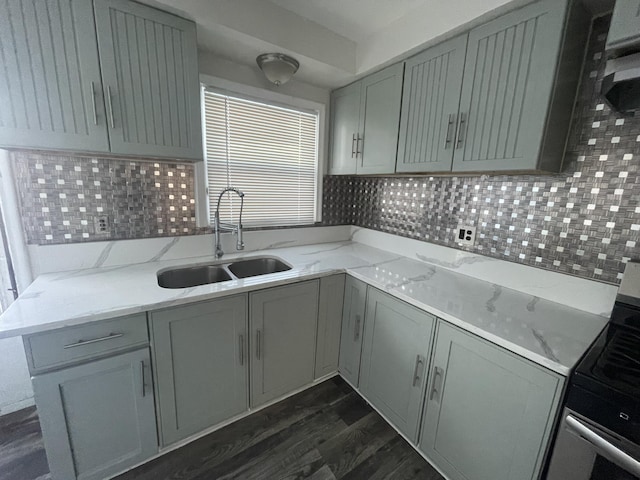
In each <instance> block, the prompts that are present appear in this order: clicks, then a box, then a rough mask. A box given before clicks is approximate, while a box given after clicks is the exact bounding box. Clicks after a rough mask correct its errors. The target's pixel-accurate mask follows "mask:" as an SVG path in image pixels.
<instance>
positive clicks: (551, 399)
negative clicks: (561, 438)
mask: <svg viewBox="0 0 640 480" xmlns="http://www.w3.org/2000/svg"><path fill="white" fill-rule="evenodd" d="M431 368H432V374H431V376H430V386H429V390H428V392H427V399H426V406H425V412H424V417H423V424H422V433H421V439H420V444H419V448H420V449H421V450H422V451H423V452H424V453H425V455H426V456H427V457H428V458H429V459H430V460H431V461H432V462H433V463H434V464H435V465H437V466H438V467H439V468H440V469H441V470H442V471H443V472H444V473H445V475H447V477H448V478H449V479H451V480H514V479H518V480H529V479H536V478H539V474H540V470H541V467H542V461H543V458H544V455H545V451H546V448H547V444H548V439H549V436H550V432H551V429H552V427H553V423H554V418H555V414H556V411H557V407H558V404H559V401H560V395H561V392H562V388H563V381H562V379H561V378H560V377H559V376H558V375H556V374H554V373H552V372H550V371H548V370H546V369H544V368H542V367H539V366H537V365H534V364H532V363H530V362H528V361H526V360H524V359H522V358H520V357H518V356H516V355H514V354H512V353H509V352H507V351H505V350H503V349H501V348H500V347H498V346H496V345H493V344H491V343H489V342H486V341H484V340H481V339H479V338H477V337H475V336H473V335H471V334H468V333H466V332H463V331H461V330H459V329H457V328H455V327H453V326H450V325H448V324H446V323H444V322H442V321H440V322H439V323H438V333H437V340H436V344H435V350H434V356H433V364H432V367H431Z"/></svg>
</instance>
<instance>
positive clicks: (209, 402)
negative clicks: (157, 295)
mask: <svg viewBox="0 0 640 480" xmlns="http://www.w3.org/2000/svg"><path fill="white" fill-rule="evenodd" d="M150 326H151V339H152V345H153V362H154V367H155V368H154V374H155V377H156V388H157V399H158V420H159V422H158V424H159V426H160V438H161V440H162V445H164V446H167V445H170V444H172V443H175V442H176V441H178V440H181V439H183V438H185V437H188V436H189V435H192V434H194V433H197V432H199V431H201V430H203V429H205V428H208V427H211V426H213V425H216V424H218V423H220V422H223V421H224V420H228V419H229V418H231V417H233V416H235V415H237V414H240V413H242V412H244V411H246V410H247V409H248V407H249V405H248V401H249V390H248V381H249V378H248V377H249V375H248V373H249V367H248V365H249V351H248V336H247V295H238V296H233V297H228V298H223V299H219V300H212V301H208V302H201V303H196V304H194V305H187V306H182V307H175V308H170V309H167V310H161V311H158V312H152V313H151V314H150Z"/></svg>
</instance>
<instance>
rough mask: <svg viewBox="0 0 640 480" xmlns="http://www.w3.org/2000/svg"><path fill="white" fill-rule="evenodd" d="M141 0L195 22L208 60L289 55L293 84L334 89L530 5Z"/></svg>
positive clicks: (426, 0)
mask: <svg viewBox="0 0 640 480" xmlns="http://www.w3.org/2000/svg"><path fill="white" fill-rule="evenodd" d="M141 1H143V2H145V3H149V4H152V5H155V6H158V7H160V8H163V9H166V10H170V11H173V12H174V13H177V14H179V15H182V16H184V17H187V18H191V19H192V20H194V21H195V22H196V24H197V28H198V47H199V49H200V50H201V51H202V52H205V53H207V54H208V55H206V58H207V61H215V58H221V59H224V60H225V61H227V62H228V61H232V62H234V63H235V64H238V65H242V66H245V67H246V66H248V67H251V68H253V69H257V66H256V64H255V58H256V57H257V56H258V55H259V54H261V53H266V52H281V53H287V54H289V55H292V56H293V57H295V58H296V59H297V60H298V61H299V62H300V70H299V72H298V73H297V74H296V76H295V77H294V80H293V81H294V82H295V81H297V82H304V83H308V84H311V85H314V86H318V87H322V88H335V87H339V86H342V85H345V84H347V83H349V82H351V81H353V80H355V79H356V78H358V77H360V76H363V75H365V74H367V73H369V72H371V71H373V70H375V69H378V68H381V67H382V66H385V65H388V64H391V63H393V62H394V61H397V60H399V59H401V58H405V57H407V56H408V55H410V54H412V53H415V52H418V51H420V50H421V49H424V48H425V46H428V45H429V44H433V43H435V42H436V41H440V40H442V39H444V38H447V37H450V36H452V35H454V34H456V33H457V32H460V31H462V30H463V29H465V28H469V27H472V26H475V25H477V24H480V23H482V22H485V21H487V20H488V19H490V18H494V17H496V16H498V15H499V14H501V13H503V12H504V11H506V10H509V9H513V8H516V7H518V6H520V5H524V4H526V3H529V2H530V1H532V0H482V1H479V0H141ZM584 1H585V2H587V3H589V4H592V5H593V4H597V5H601V4H602V3H603V2H604V3H610V1H611V0H584ZM212 59H213V60H212Z"/></svg>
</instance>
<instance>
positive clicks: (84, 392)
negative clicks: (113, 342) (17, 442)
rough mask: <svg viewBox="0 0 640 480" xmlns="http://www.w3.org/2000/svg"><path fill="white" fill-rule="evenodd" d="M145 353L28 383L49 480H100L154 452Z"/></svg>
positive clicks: (62, 372)
mask: <svg viewBox="0 0 640 480" xmlns="http://www.w3.org/2000/svg"><path fill="white" fill-rule="evenodd" d="M150 366H151V364H150V361H149V350H148V349H147V348H145V349H141V350H136V351H134V352H130V353H125V354H122V355H118V356H115V357H111V358H106V359H103V360H97V361H93V362H91V363H87V364H84V365H80V366H76V367H70V368H66V369H64V370H59V371H56V372H52V373H46V374H43V375H38V376H35V377H33V379H32V380H33V389H34V393H35V399H36V403H37V406H38V414H39V417H40V423H41V425H42V433H43V437H44V443H45V448H46V451H47V458H48V461H49V469H50V471H51V475H52V478H53V479H54V480H70V479H82V480H89V479H95V480H102V479H104V478H106V477H109V476H111V475H113V474H116V473H118V472H120V471H122V470H124V469H126V468H127V467H129V466H133V465H135V464H137V463H140V462H142V461H144V460H145V459H147V458H149V457H150V456H152V455H154V454H155V453H157V451H158V441H157V435H156V419H155V408H154V400H153V384H152V380H151V368H150Z"/></svg>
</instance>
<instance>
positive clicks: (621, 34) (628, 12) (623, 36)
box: [607, 0, 640, 49]
mask: <svg viewBox="0 0 640 480" xmlns="http://www.w3.org/2000/svg"><path fill="white" fill-rule="evenodd" d="M638 41H640V0H616V4H615V7H614V8H613V16H612V17H611V27H610V28H609V36H608V37H607V49H612V48H625V47H631V46H633V45H634V44H635V43H637V42H638Z"/></svg>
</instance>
